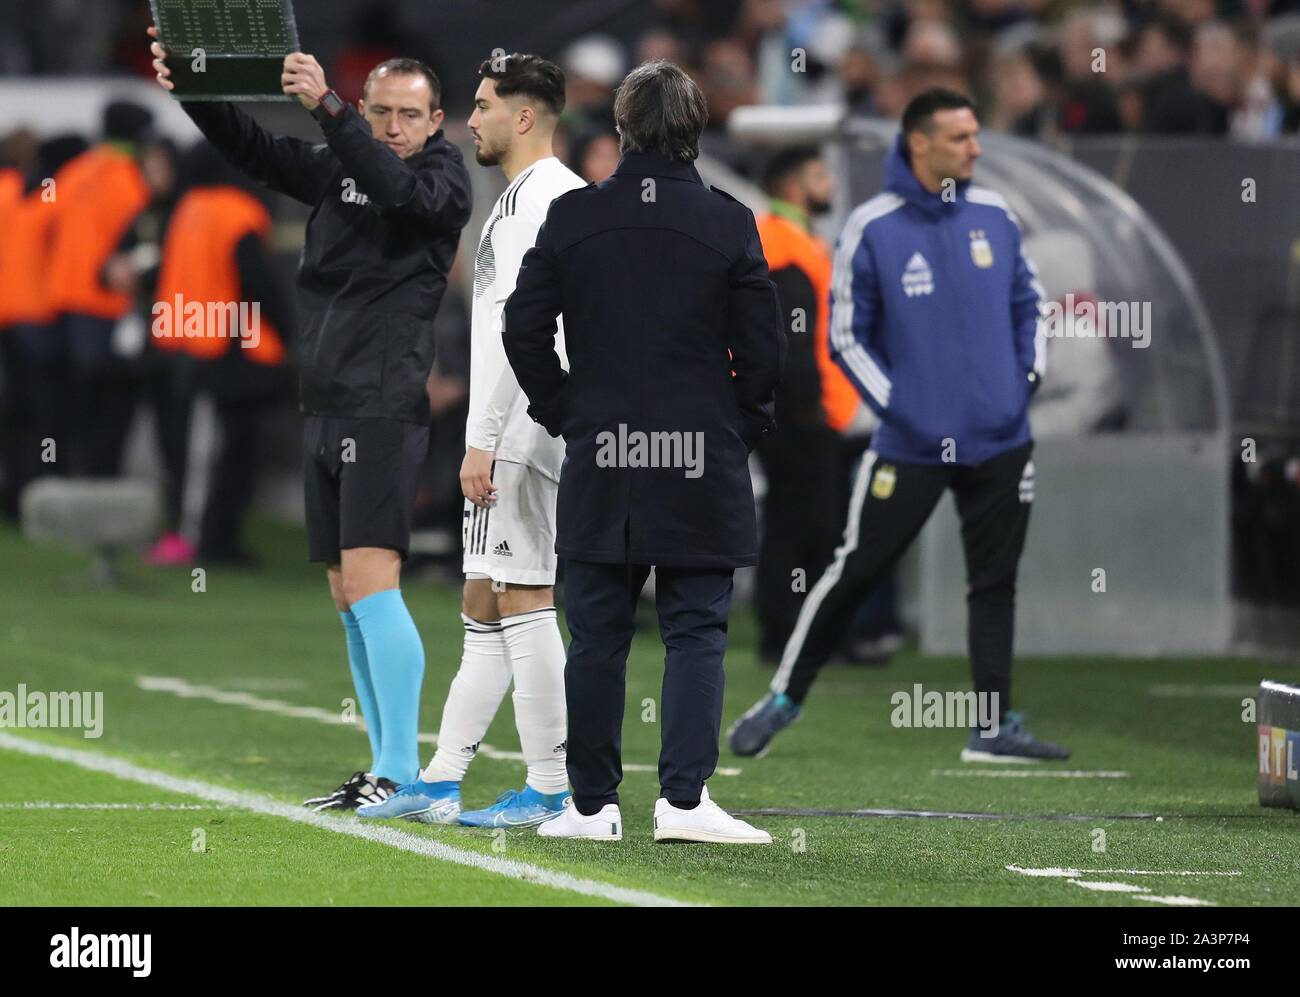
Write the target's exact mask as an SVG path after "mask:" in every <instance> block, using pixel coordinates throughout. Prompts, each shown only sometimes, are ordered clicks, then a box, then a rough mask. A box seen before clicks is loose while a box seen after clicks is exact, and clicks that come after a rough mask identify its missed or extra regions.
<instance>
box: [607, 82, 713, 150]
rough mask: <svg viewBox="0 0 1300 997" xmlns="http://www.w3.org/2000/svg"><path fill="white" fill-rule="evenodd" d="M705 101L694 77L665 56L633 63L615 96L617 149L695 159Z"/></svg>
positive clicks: (706, 112) (706, 108) (706, 109)
mask: <svg viewBox="0 0 1300 997" xmlns="http://www.w3.org/2000/svg"><path fill="white" fill-rule="evenodd" d="M708 120H709V105H708V103H707V102H706V101H705V99H704V94H703V93H701V92H700V88H699V87H698V86H696V85H695V81H694V80H692V79H691V78H690V76H688V75H687V74H686V72H685V71H684V70H683V69H682V68H681V67H679V66H676V65H674V64H673V63H671V62H669V61H668V60H667V59H655V60H653V61H651V62H645V63H642V64H641V65H639V66H637V67H636V69H634V70H632V72H630V73H628V74H627V76H625V77H624V78H623V82H622V83H620V84H619V85H618V91H617V92H616V93H615V94H614V123H615V124H616V125H617V126H618V135H619V143H618V145H619V153H620V154H624V155H625V154H627V153H629V152H649V151H657V152H661V153H663V154H664V155H665V156H667V157H669V158H670V159H677V160H680V161H682V162H685V163H691V162H694V161H695V160H696V159H697V158H698V157H699V155H700V132H702V131H704V126H705V124H706V123H707V122H708Z"/></svg>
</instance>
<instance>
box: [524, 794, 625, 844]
mask: <svg viewBox="0 0 1300 997" xmlns="http://www.w3.org/2000/svg"><path fill="white" fill-rule="evenodd" d="M537 833H538V834H539V835H541V836H542V837H543V838H586V839H587V840H588V841H622V840H623V814H622V812H621V811H620V810H619V809H618V804H617V803H606V804H605V805H604V806H603V807H601V809H600V813H598V814H593V815H592V816H590V817H586V816H583V815H582V814H580V813H579V812H578V808H577V807H575V806H574V805H573V797H572V796H570V797H569V798H568V799H566V800H565V801H564V810H563V811H562V812H561V813H560V816H558V817H552V818H551V819H550V820H548V821H546V822H545V823H543V824H538V825H537Z"/></svg>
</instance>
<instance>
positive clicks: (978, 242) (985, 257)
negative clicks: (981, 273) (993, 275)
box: [970, 228, 993, 270]
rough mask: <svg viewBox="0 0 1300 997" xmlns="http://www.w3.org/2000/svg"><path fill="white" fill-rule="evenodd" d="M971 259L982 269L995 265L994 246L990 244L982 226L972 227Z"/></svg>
mask: <svg viewBox="0 0 1300 997" xmlns="http://www.w3.org/2000/svg"><path fill="white" fill-rule="evenodd" d="M970 259H971V262H972V263H974V264H975V265H976V266H977V267H979V268H980V269H982V270H987V269H988V268H989V267H991V266H993V247H992V246H990V245H989V241H988V239H987V238H985V236H984V230H983V229H982V228H976V229H971V233H970Z"/></svg>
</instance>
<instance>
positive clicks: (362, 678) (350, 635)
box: [339, 609, 383, 772]
mask: <svg viewBox="0 0 1300 997" xmlns="http://www.w3.org/2000/svg"><path fill="white" fill-rule="evenodd" d="M339 619H341V620H342V621H343V631H344V633H345V634H347V639H348V666H349V667H350V668H351V669H352V687H353V688H354V689H356V691H357V705H358V706H359V707H360V708H361V717H362V719H363V720H365V722H366V737H368V738H370V768H368V769H367V770H366V771H367V772H373V771H375V766H376V765H378V764H379V745H380V744H381V743H382V740H381V738H380V732H381V730H382V729H383V728H382V725H381V723H380V720H379V707H378V706H377V705H375V686H374V683H373V682H371V681H370V661H369V660H368V659H367V657H366V640H365V638H364V637H362V636H361V627H360V626H358V625H357V618H356V617H355V616H353V615H352V610H350V609H345V610H343V611H342V612H341V613H339Z"/></svg>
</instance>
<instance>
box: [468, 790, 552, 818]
mask: <svg viewBox="0 0 1300 997" xmlns="http://www.w3.org/2000/svg"><path fill="white" fill-rule="evenodd" d="M568 798H569V793H568V792H567V791H566V792H563V793H550V794H547V793H539V792H538V791H537V790H535V789H533V787H532V786H529V785H527V784H525V786H524V788H523V789H521V790H520V789H507V790H506V791H505V792H504V793H502V794H501V795H500V796H498V797H497V801H496V802H495V803H493V804H492V806H490V807H487V808H486V809H483V810H470V811H467V812H466V813H463V814H461V815H460V823H462V824H464V825H465V826H466V827H536V826H537V825H538V824H545V823H546V822H547V821H548V820H551V819H552V818H554V817H558V816H560V814H561V813H563V812H564V801H565V800H567V799H568Z"/></svg>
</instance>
